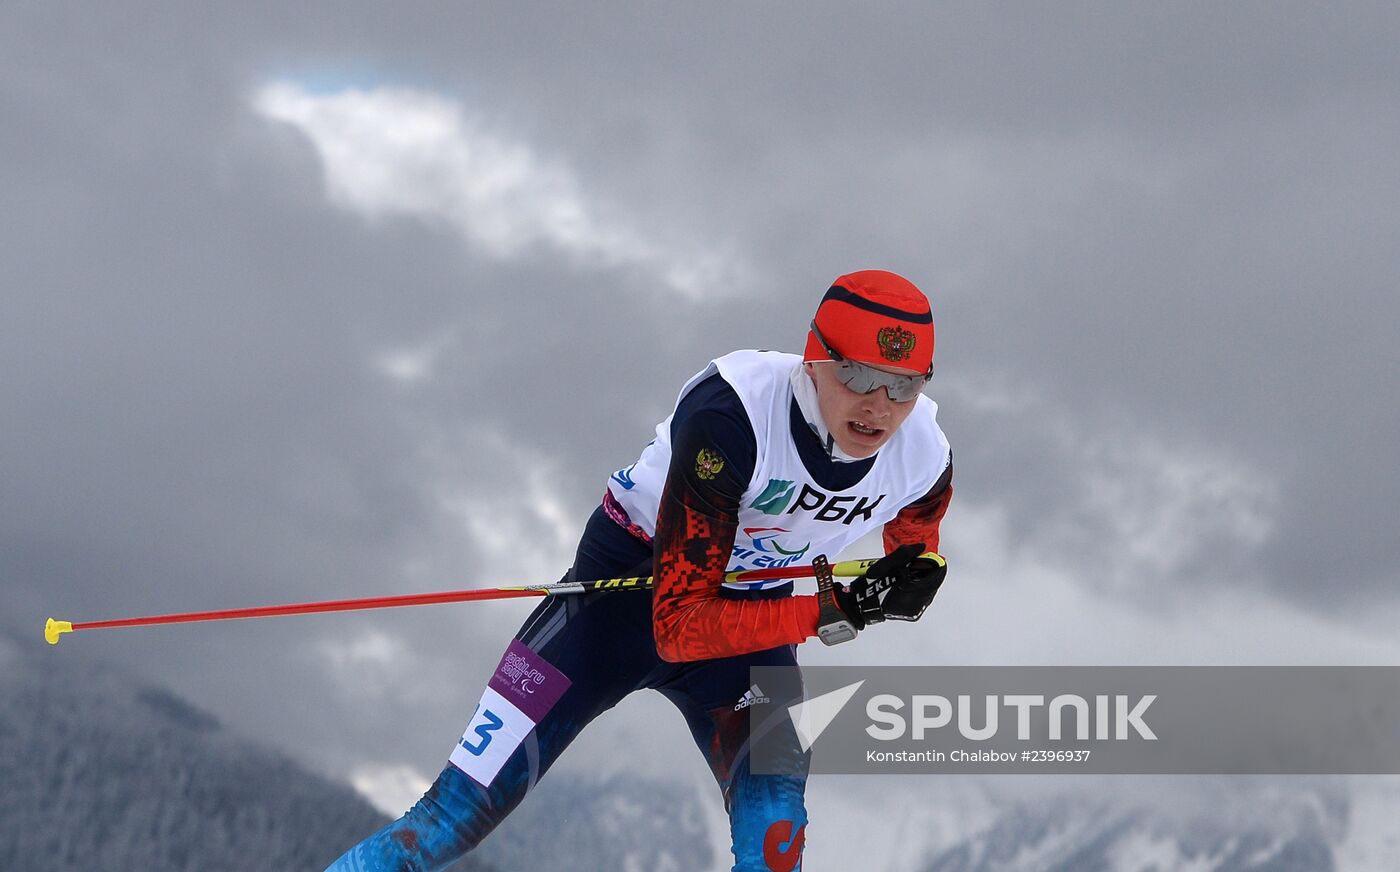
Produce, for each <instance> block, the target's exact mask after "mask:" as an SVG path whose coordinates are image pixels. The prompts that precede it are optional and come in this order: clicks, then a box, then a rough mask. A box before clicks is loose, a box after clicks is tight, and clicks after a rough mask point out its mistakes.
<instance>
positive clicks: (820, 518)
mask: <svg viewBox="0 0 1400 872" xmlns="http://www.w3.org/2000/svg"><path fill="white" fill-rule="evenodd" d="M801 364H802V359H801V357H799V356H798V355H795V354H784V353H781V352H776V351H736V352H734V353H732V354H727V355H725V356H724V357H721V358H718V359H716V360H714V361H711V362H710V365H709V366H707V367H706V368H705V369H704V370H702V371H701V372H699V373H697V374H696V375H695V376H694V377H693V378H691V379H690V381H688V382H686V384H685V387H683V388H682V389H681V392H680V396H679V397H678V398H677V399H676V404H677V405H679V404H680V401H681V400H682V399H684V398H685V396H686V394H688V393H689V392H690V390H691V389H692V388H694V387H695V385H697V384H699V383H700V382H701V381H703V380H704V379H706V378H708V377H709V376H710V375H712V374H713V373H715V372H718V373H719V374H720V376H721V377H723V378H724V380H725V381H726V382H728V383H729V385H730V386H731V387H732V388H733V389H734V391H735V393H737V394H738V396H739V400H740V402H742V403H743V405H744V410H745V412H747V413H748V417H749V422H750V423H751V424H752V426H753V430H754V440H755V443H756V446H757V460H756V462H755V464H754V472H753V476H752V478H751V479H750V480H749V483H748V487H747V489H746V490H745V491H744V496H743V499H742V501H741V503H740V508H739V529H738V532H737V533H736V535H735V540H734V548H733V552H732V554H731V556H730V559H729V566H728V569H729V570H730V571H733V570H737V569H762V568H767V567H779V566H788V565H790V564H796V563H806V562H810V561H811V558H812V557H814V556H815V555H817V554H826V555H828V556H831V557H834V556H835V555H837V554H839V553H840V552H841V550H842V549H844V548H846V547H847V546H848V545H850V544H851V543H852V542H854V541H855V540H857V539H859V538H860V537H861V536H863V535H865V534H866V533H868V532H870V531H872V530H874V529H878V528H879V527H881V526H883V525H884V524H885V523H886V522H887V521H890V520H891V519H893V518H894V516H895V515H896V514H897V513H898V512H899V510H900V509H902V508H903V507H904V506H906V505H908V504H909V503H912V502H914V501H915V500H917V499H919V498H920V497H922V496H924V495H925V494H927V493H928V492H929V490H930V489H932V487H933V485H934V484H935V483H936V482H937V481H938V477H939V476H940V475H941V474H942V472H943V469H944V468H945V467H946V466H947V464H948V460H949V447H948V440H947V438H946V437H945V436H944V435H943V431H942V430H941V429H939V427H938V421H937V415H938V405H937V404H936V403H934V402H933V400H930V399H929V398H928V397H925V396H920V397H919V398H918V399H917V400H916V401H915V402H916V404H917V405H916V406H915V408H914V410H913V411H912V412H911V413H910V414H909V417H908V418H906V419H905V421H904V423H903V425H901V426H900V428H899V429H898V430H897V431H895V433H894V435H893V436H891V437H890V440H889V441H888V442H886V443H885V444H884V445H883V446H882V447H881V448H880V451H879V452H878V453H877V454H876V456H875V463H874V465H873V466H872V467H871V468H870V470H869V472H867V473H866V474H865V476H864V478H862V479H861V480H860V481H859V482H857V483H856V484H854V485H852V486H851V487H849V488H847V489H845V490H840V491H831V490H827V489H824V488H822V487H821V486H820V485H819V484H818V483H817V482H816V480H815V479H814V478H813V477H812V475H811V473H810V472H808V470H807V468H806V466H805V465H804V464H803V462H802V458H801V456H800V455H799V454H798V453H797V447H796V445H795V444H794V442H793V434H792V430H791V424H792V418H791V413H790V406H791V403H792V401H793V400H792V385H791V383H790V382H789V376H790V375H791V374H792V371H793V369H794V368H795V367H797V366H800V365H801ZM674 415H675V412H674V411H672V414H671V416H668V417H667V418H666V420H665V421H662V422H661V423H660V424H659V425H657V428H656V438H655V439H654V440H652V442H651V443H649V444H648V445H647V446H646V448H645V449H643V450H642V454H641V456H640V457H639V458H637V462H636V463H634V464H632V465H631V466H629V467H627V468H625V469H621V470H618V471H617V472H615V473H613V475H612V477H611V478H610V479H609V480H608V489H609V490H610V491H611V493H612V495H613V498H614V499H616V500H617V502H618V503H619V504H620V505H621V506H622V507H623V508H624V509H625V510H626V511H627V513H628V515H629V516H630V517H631V519H632V521H633V523H635V524H637V526H639V527H641V528H642V529H643V530H644V531H646V533H647V534H648V535H655V533H656V512H657V507H658V506H659V505H660V502H661V490H662V488H663V487H664V485H665V483H666V474H667V471H668V470H669V469H670V465H671V419H672V418H673V417H674ZM802 426H806V424H805V422H803V424H802ZM702 454H703V452H702ZM696 462H697V463H704V462H705V458H703V457H697V459H696ZM785 583H786V582H783V581H769V582H748V583H728V586H730V587H739V588H755V587H773V586H777V585H780V584H785Z"/></svg>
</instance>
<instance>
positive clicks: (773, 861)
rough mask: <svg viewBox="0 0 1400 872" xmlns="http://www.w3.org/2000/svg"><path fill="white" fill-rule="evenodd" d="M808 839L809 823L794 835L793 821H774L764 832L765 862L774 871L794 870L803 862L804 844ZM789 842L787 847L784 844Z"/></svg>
mask: <svg viewBox="0 0 1400 872" xmlns="http://www.w3.org/2000/svg"><path fill="white" fill-rule="evenodd" d="M806 841H807V825H806V824H803V825H802V826H801V827H799V828H798V830H797V834H796V835H793V832H792V821H774V822H773V824H772V825H771V826H770V827H768V832H766V833H764V834H763V862H765V863H767V864H768V868H769V869H772V870H773V872H792V870H794V869H796V868H797V864H798V863H801V862H802V845H803V844H804V843H805V842H806ZM784 843H787V848H786V849H784V848H783V847H782V846H783V844H784Z"/></svg>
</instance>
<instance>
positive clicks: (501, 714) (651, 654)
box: [327, 372, 952, 872]
mask: <svg viewBox="0 0 1400 872" xmlns="http://www.w3.org/2000/svg"><path fill="white" fill-rule="evenodd" d="M789 414H790V416H791V419H790V421H789V422H788V423H790V424H791V425H792V426H791V434H792V441H793V443H794V447H795V448H796V450H797V453H798V454H799V455H800V457H801V461H802V464H803V466H805V467H806V468H807V471H808V472H810V473H811V474H812V478H813V479H814V480H815V482H816V487H820V488H823V489H825V491H826V492H829V493H833V494H835V493H841V492H843V491H846V490H848V489H849V488H850V487H851V486H852V485H853V484H854V483H856V482H859V481H860V480H861V479H862V478H863V477H865V476H866V475H867V474H868V473H869V472H870V470H871V468H872V466H873V464H874V463H875V460H876V458H874V457H872V458H869V459H866V460H862V461H854V462H840V461H837V460H834V459H833V458H832V456H831V455H830V454H829V453H828V450H827V448H826V447H824V446H823V444H822V441H821V440H820V438H819V437H818V436H817V433H816V432H814V430H813V428H812V427H811V426H808V422H807V421H806V420H805V419H804V412H803V410H802V409H801V408H800V407H799V404H798V403H797V401H796V400H795V399H794V400H793V401H792V402H791V403H790V404H789ZM667 435H669V437H670V440H669V441H670V443H671V445H670V447H671V449H672V452H671V462H670V464H669V472H668V474H667V476H666V482H665V486H664V489H663V491H662V494H661V498H660V500H659V502H658V506H657V511H656V516H655V524H654V525H653V529H654V530H655V535H654V537H653V536H651V535H649V534H648V533H647V532H646V530H645V529H643V528H642V526H641V525H640V524H638V523H636V522H635V520H634V519H633V518H631V517H629V516H628V515H627V513H626V511H625V510H624V509H622V508H621V507H620V506H619V505H618V503H617V501H616V500H615V499H613V498H612V497H611V494H609V496H608V497H607V498H605V500H604V503H605V505H604V506H600V507H599V508H598V509H597V510H595V511H594V513H593V515H592V516H591V517H590V518H589V520H588V523H587V526H586V528H585V530H584V533H583V536H582V538H581V540H580V542H579V546H578V551H577V553H576V555H575V559H574V565H573V567H572V568H571V569H570V571H569V573H568V574H567V575H566V576H565V578H566V579H574V580H588V579H598V578H618V577H629V576H636V575H647V574H649V573H650V574H654V575H655V576H656V578H657V587H656V590H655V591H654V593H653V592H651V591H617V592H595V593H589V594H584V595H578V596H563V597H551V598H548V599H546V600H545V601H544V602H543V603H542V604H541V605H540V606H539V607H538V608H536V609H535V611H534V612H533V613H532V614H531V615H530V617H529V618H528V619H527V620H526V621H525V623H524V625H523V626H522V627H521V629H520V631H519V632H518V633H517V634H516V636H515V639H514V640H513V641H512V642H511V643H510V645H509V647H508V648H507V650H506V653H505V655H504V657H503V658H502V660H501V663H500V665H499V666H498V667H497V670H496V672H495V674H494V675H493V676H492V678H491V680H490V682H489V685H488V687H487V689H486V690H485V691H484V693H483V696H482V700H481V702H480V703H479V704H478V706H477V709H476V712H475V713H474V715H473V717H472V719H471V721H470V722H469V724H468V725H467V729H466V730H465V731H464V733H463V736H462V738H461V739H460V740H459V742H458V744H457V746H456V747H455V748H454V749H453V751H452V755H451V758H450V762H449V763H448V765H447V766H446V767H445V768H444V769H443V771H442V773H441V774H440V775H439V776H438V778H437V780H436V781H435V782H434V784H433V785H432V787H431V788H430V789H429V790H428V792H427V793H426V794H425V795H424V796H423V798H422V799H420V800H419V801H418V802H417V803H416V804H415V805H414V806H413V808H411V809H410V810H409V811H408V812H407V813H405V814H404V815H403V817H401V818H399V819H398V820H397V821H394V822H393V823H391V824H389V825H388V826H386V827H384V828H383V829H382V830H380V831H379V832H378V833H375V834H374V835H372V836H370V837H369V838H367V839H366V840H365V841H363V842H361V843H360V844H359V845H357V846H355V847H354V848H352V849H351V850H350V851H349V852H347V853H346V854H345V855H344V856H342V857H341V858H340V859H339V860H337V861H336V862H335V863H334V864H332V865H331V866H330V867H329V869H328V870H327V872H349V870H354V872H390V870H394V872H397V870H412V872H428V870H436V869H442V868H445V867H446V866H448V865H450V864H451V863H452V862H453V861H455V860H456V859H457V858H459V857H460V856H462V855H463V854H465V853H467V852H468V851H470V850H471V849H472V848H474V847H475V846H476V845H477V844H478V843H479V842H480V841H481V840H482V839H483V838H485V836H486V835H487V834H488V833H490V832H491V830H492V829H493V828H494V827H495V826H496V825H497V824H499V823H500V822H501V821H502V820H503V819H504V818H505V817H506V815H508V814H509V813H510V812H511V810H512V809H514V808H515V806H516V805H517V804H518V803H519V802H520V801H521V800H522V799H523V798H524V797H525V794H526V793H527V792H529V791H530V790H531V789H532V788H533V787H534V786H535V784H536V783H537V782H538V781H539V779H540V778H541V777H543V776H544V774H545V773H546V772H547V771H549V767H550V766H551V765H552V764H553V763H554V761H555V760H556V759H557V758H558V756H559V755H560V754H561V753H562V752H563V751H564V749H565V748H566V747H568V745H569V743H570V742H571V741H572V740H573V738H574V737H575V736H576V735H578V733H579V731H580V730H582V729H583V728H584V727H585V726H586V725H587V724H588V723H589V722H590V721H592V720H593V718H595V717H597V716H598V715H599V714H601V713H602V712H604V711H606V710H607V709H609V708H611V707H612V706H614V705H616V704H617V703H618V702H619V701H620V700H621V699H622V698H623V697H625V696H627V695H628V694H630V693H632V692H633V691H637V690H641V689H643V688H650V689H653V690H657V691H659V692H661V693H662V694H663V695H664V696H665V697H666V698H667V699H669V700H671V701H672V702H673V703H674V704H675V705H676V707H677V708H678V709H679V710H680V712H681V714H682V715H683V716H684V717H685V719H686V722H687V724H688V725H689V727H690V731H691V735H692V736H693V737H694V740H695V743H696V746H697V747H698V748H699V750H700V752H701V754H703V755H704V757H705V759H706V761H707V762H708V764H709V766H710V769H711V771H712V772H713V773H714V777H715V780H716V782H717V783H718V786H719V788H720V791H721V794H722V796H723V798H724V802H725V806H726V809H727V811H728V812H729V819H730V829H731V839H732V846H733V847H732V850H733V853H734V866H733V869H734V870H735V872H740V870H742V872H750V870H753V872H793V870H796V869H800V868H801V855H802V846H803V842H804V838H805V829H806V825H807V815H806V810H805V807H804V804H803V794H804V792H805V787H806V761H807V754H806V752H804V751H803V750H802V748H801V745H800V743H799V741H798V739H797V736H796V733H795V731H794V730H793V729H792V724H791V722H790V720H789V719H788V718H786V717H773V718H766V719H764V720H763V724H764V728H765V729H773V730H778V731H781V732H780V733H779V736H778V738H779V741H777V742H771V743H769V744H767V745H766V747H778V748H782V749H786V750H784V752H783V754H784V756H788V757H789V758H790V759H787V760H784V761H780V763H779V765H778V766H777V767H775V768H776V770H777V771H779V772H781V773H783V774H764V773H756V772H752V771H751V770H750V761H749V757H748V747H749V717H750V714H751V711H750V710H751V709H755V708H758V707H764V708H767V707H773V708H772V709H771V710H772V711H777V712H781V711H785V710H786V708H787V706H789V705H792V704H795V703H797V702H800V699H798V698H795V697H794V698H788V697H787V696H784V695H783V694H777V695H774V693H776V691H777V690H778V688H776V687H774V688H771V689H765V688H757V687H754V686H753V685H752V683H751V681H750V673H749V670H750V668H751V667H754V666H780V667H789V668H791V669H793V670H794V671H796V670H797V658H796V645H797V643H798V642H801V641H802V640H804V639H806V638H808V637H809V636H812V635H815V634H816V624H817V607H816V599H815V597H813V596H793V595H792V584H791V583H790V582H788V583H784V584H781V585H778V586H768V587H764V588H762V589H748V590H745V589H735V588H732V587H726V586H722V585H721V584H720V582H721V581H722V579H723V575H724V572H725V570H726V569H727V568H729V567H730V565H731V563H732V561H733V559H734V552H735V551H736V548H737V547H736V545H735V539H736V533H737V529H736V528H737V525H738V519H739V516H740V505H741V502H742V501H744V500H746V499H753V498H755V495H757V496H758V497H764V493H762V492H760V491H763V492H768V491H771V490H772V488H771V487H768V486H767V484H766V483H765V484H764V487H763V488H761V489H755V487H754V486H753V482H752V481H751V479H752V477H753V474H754V470H755V466H756V463H757V460H758V458H757V454H758V451H759V446H758V444H757V442H756V440H755V437H754V428H753V427H752V425H751V422H750V420H749V416H748V412H747V411H746V409H745V405H744V403H743V402H741V400H740V397H739V395H738V394H737V393H736V391H735V390H734V388H733V387H732V386H731V385H730V384H729V383H728V382H727V381H726V380H725V378H724V377H723V375H722V374H721V373H718V372H716V373H713V374H710V375H709V376H707V377H704V378H702V379H700V380H699V381H698V382H697V383H695V384H694V385H693V386H691V387H690V388H689V390H688V391H687V392H685V393H684V394H683V396H682V398H681V399H680V400H679V402H678V404H677V407H676V410H675V413H674V414H673V415H672V417H671V420H670V422H669V432H668V434H667ZM882 450H883V449H882ZM702 452H708V454H702ZM697 456H705V457H709V458H712V459H713V462H710V463H708V464H704V463H702V464H697V463H696V462H695V458H696V457H697ZM931 462H934V463H941V464H942V467H941V469H942V472H941V474H938V475H937V479H936V482H935V483H934V485H933V487H932V488H931V489H930V490H928V492H927V493H926V494H924V495H923V496H922V497H921V498H919V499H916V500H914V501H912V502H909V503H908V504H907V505H905V506H903V507H902V508H900V509H899V511H898V514H897V515H896V516H895V517H894V518H892V519H891V520H889V521H887V522H886V523H885V524H884V534H885V535H884V538H885V544H886V549H887V550H890V549H892V548H893V547H894V546H895V545H898V544H900V543H902V542H912V541H919V542H924V543H926V545H927V547H928V548H930V549H936V548H937V546H938V526H939V522H940V521H941V519H942V517H943V514H944V512H945V511H946V509H947V506H948V501H949V499H950V498H951V496H952V486H951V477H952V466H951V460H950V455H945V456H943V457H937V458H934V459H932V461H931ZM625 473H626V470H624V471H622V473H619V475H622V476H623V477H624V479H625V477H626V476H625ZM616 481H618V478H617V476H615V477H614V482H616ZM764 498H765V499H768V500H769V504H771V497H764ZM644 520H650V519H649V518H648V519H644ZM774 526H776V525H774ZM787 684H788V686H789V687H793V688H798V690H796V691H793V692H792V693H794V694H800V687H801V682H800V676H799V677H798V678H797V680H795V681H794V682H788V683H787ZM769 690H771V691H773V692H774V693H770V692H766V691H769ZM780 697H781V698H780Z"/></svg>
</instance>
